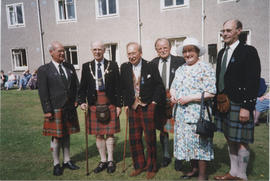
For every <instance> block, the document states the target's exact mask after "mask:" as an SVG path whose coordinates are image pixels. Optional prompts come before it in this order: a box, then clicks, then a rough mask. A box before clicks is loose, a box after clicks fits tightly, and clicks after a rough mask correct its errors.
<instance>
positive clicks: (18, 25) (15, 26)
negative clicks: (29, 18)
mask: <svg viewBox="0 0 270 181" xmlns="http://www.w3.org/2000/svg"><path fill="white" fill-rule="evenodd" d="M19 5H20V6H21V8H22V19H23V23H18V17H17V8H16V7H17V6H19ZM10 6H13V10H14V11H15V12H14V16H15V20H14V24H11V22H10V11H9V7H10ZM6 13H7V22H8V28H21V27H25V18H24V7H23V3H14V4H7V5H6Z"/></svg>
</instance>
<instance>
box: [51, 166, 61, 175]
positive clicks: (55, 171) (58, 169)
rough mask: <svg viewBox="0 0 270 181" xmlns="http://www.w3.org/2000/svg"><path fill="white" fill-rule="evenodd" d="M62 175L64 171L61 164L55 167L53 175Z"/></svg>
mask: <svg viewBox="0 0 270 181" xmlns="http://www.w3.org/2000/svg"><path fill="white" fill-rule="evenodd" d="M62 174H63V170H62V168H61V166H60V164H57V165H55V166H54V167H53V175H55V176H60V175H62Z"/></svg>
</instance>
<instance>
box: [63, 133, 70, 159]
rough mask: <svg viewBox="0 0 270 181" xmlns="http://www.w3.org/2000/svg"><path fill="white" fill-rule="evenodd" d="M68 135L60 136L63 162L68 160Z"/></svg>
mask: <svg viewBox="0 0 270 181" xmlns="http://www.w3.org/2000/svg"><path fill="white" fill-rule="evenodd" d="M69 148H70V136H69V135H68V136H65V137H63V138H62V149H63V157H64V163H67V162H68V161H70V153H69Z"/></svg>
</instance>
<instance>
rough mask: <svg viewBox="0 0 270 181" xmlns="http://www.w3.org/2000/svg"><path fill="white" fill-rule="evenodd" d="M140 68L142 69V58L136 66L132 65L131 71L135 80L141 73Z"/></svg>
mask: <svg viewBox="0 0 270 181" xmlns="http://www.w3.org/2000/svg"><path fill="white" fill-rule="evenodd" d="M141 69H142V59H141V60H140V62H139V63H138V64H137V65H136V66H135V65H132V70H133V73H134V75H135V77H136V80H138V78H139V77H140V75H141Z"/></svg>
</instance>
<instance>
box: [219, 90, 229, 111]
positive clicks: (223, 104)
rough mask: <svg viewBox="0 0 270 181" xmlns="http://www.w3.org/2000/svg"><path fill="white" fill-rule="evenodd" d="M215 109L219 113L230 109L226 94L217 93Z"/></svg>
mask: <svg viewBox="0 0 270 181" xmlns="http://www.w3.org/2000/svg"><path fill="white" fill-rule="evenodd" d="M217 110H218V111H219V112H220V113H226V112H228V111H229V110H230V99H229V98H228V96H227V95H226V94H218V95H217Z"/></svg>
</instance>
